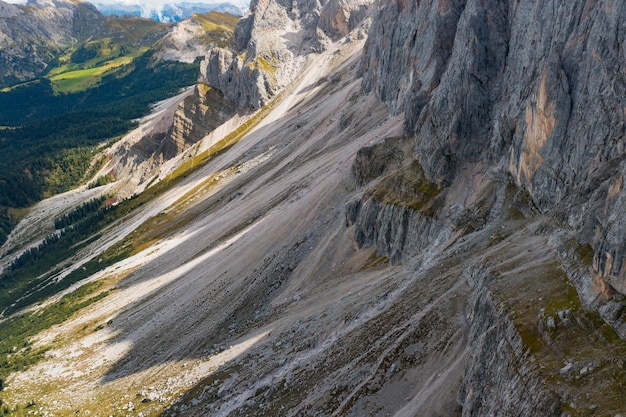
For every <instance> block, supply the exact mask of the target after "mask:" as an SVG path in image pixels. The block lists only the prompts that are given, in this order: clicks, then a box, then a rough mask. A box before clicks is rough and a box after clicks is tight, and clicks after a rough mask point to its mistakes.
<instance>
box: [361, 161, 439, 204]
mask: <svg viewBox="0 0 626 417" xmlns="http://www.w3.org/2000/svg"><path fill="white" fill-rule="evenodd" d="M441 191H442V190H441V188H440V187H438V186H437V184H435V183H433V182H431V181H429V180H428V179H427V178H426V175H425V174H424V170H423V169H422V167H421V166H420V165H419V163H418V162H417V161H413V162H412V163H410V164H409V165H407V166H404V167H403V168H401V169H400V170H398V171H396V172H393V173H391V174H390V175H388V176H386V177H385V178H383V179H382V180H381V182H379V183H378V184H376V185H375V186H374V187H373V189H372V190H371V191H370V192H371V195H372V196H373V197H375V198H377V199H378V200H379V201H380V202H382V203H383V204H391V205H394V206H400V207H408V208H411V209H413V210H415V211H418V212H421V213H422V214H424V215H426V216H433V215H434V212H435V210H434V208H435V201H436V199H437V197H438V196H439V194H441Z"/></svg>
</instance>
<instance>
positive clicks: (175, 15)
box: [96, 0, 249, 23]
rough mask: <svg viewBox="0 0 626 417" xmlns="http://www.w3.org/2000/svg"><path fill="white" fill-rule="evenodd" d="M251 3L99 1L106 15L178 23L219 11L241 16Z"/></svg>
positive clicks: (233, 0)
mask: <svg viewBox="0 0 626 417" xmlns="http://www.w3.org/2000/svg"><path fill="white" fill-rule="evenodd" d="M248 4H249V1H244V0H231V1H213V2H190V1H186V2H174V1H171V2H170V1H167V0H158V1H151V2H139V1H137V2H136V3H133V2H132V0H130V1H106V0H105V1H99V2H98V3H96V6H97V8H98V10H100V12H101V13H104V14H115V15H125V14H132V15H136V16H142V17H147V18H151V19H154V20H157V21H159V22H166V23H169V22H177V21H180V20H183V19H186V18H188V17H190V16H192V15H194V14H196V13H208V12H210V11H214V10H215V11H219V12H223V13H230V14H233V15H237V16H241V15H243V13H244V12H245V11H246V10H247V8H248Z"/></svg>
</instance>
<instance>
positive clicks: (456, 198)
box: [0, 0, 626, 417]
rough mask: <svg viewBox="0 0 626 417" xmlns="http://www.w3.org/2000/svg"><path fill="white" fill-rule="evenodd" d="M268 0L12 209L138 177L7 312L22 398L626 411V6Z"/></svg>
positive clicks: (42, 209)
mask: <svg viewBox="0 0 626 417" xmlns="http://www.w3.org/2000/svg"><path fill="white" fill-rule="evenodd" d="M251 12H252V13H251V14H250V15H248V16H247V17H246V18H244V19H243V20H242V21H240V23H239V25H238V27H237V31H236V37H235V43H234V45H233V46H232V48H231V49H215V50H214V51H213V52H212V53H211V54H210V55H209V56H208V57H207V59H206V60H205V62H204V63H203V65H202V71H201V78H200V84H199V85H198V86H197V87H196V88H195V89H194V90H193V91H191V90H190V91H188V92H186V93H184V94H182V95H181V96H180V97H177V98H174V99H172V100H171V101H168V102H164V103H162V105H161V106H160V107H158V108H157V109H156V112H155V114H154V115H153V116H152V117H151V118H150V119H148V120H145V123H144V124H142V126H140V127H139V128H138V130H136V131H135V132H133V133H132V134H130V135H128V136H126V137H125V138H123V139H122V140H121V141H120V142H119V143H118V144H116V146H115V147H114V148H112V149H111V151H110V152H111V153H109V155H110V162H109V165H107V166H106V168H105V169H106V170H117V171H116V172H117V173H118V176H119V178H120V180H119V181H118V182H115V183H112V184H109V185H107V186H106V187H104V188H102V189H100V190H98V189H95V191H94V190H88V191H75V192H72V193H69V194H67V195H64V196H59V197H57V198H56V199H54V200H51V201H44V202H42V203H41V204H40V205H39V206H37V207H36V208H35V209H34V210H33V211H32V212H31V214H30V215H29V217H27V218H26V219H25V220H24V222H22V224H20V226H19V227H18V229H17V230H16V233H15V234H14V235H13V236H12V239H11V240H10V241H11V245H13V247H18V246H19V245H26V244H28V242H32V241H33V240H36V239H38V238H39V237H38V235H37V231H38V230H42V229H45V228H54V226H52V225H51V224H50V223H51V217H55V216H59V215H61V214H62V213H64V212H67V211H68V210H69V206H70V205H78V204H79V202H80V201H86V200H88V199H90V198H93V197H94V195H97V194H98V193H100V192H101V193H102V194H103V195H104V194H106V193H119V194H120V195H129V194H132V193H133V192H138V191H142V192H141V193H140V194H139V195H137V196H136V197H134V198H133V199H130V200H128V201H126V202H122V203H120V204H118V205H117V206H116V207H115V208H112V209H109V211H107V212H105V213H104V214H102V216H103V217H102V218H104V219H105V221H104V222H103V228H102V229H101V230H99V231H98V232H97V233H93V235H92V234H89V235H87V236H84V237H85V239H84V240H81V241H80V244H78V245H77V246H75V250H74V251H72V254H71V256H70V257H69V258H68V259H67V260H64V261H62V262H59V264H58V265H57V266H56V268H54V269H53V270H52V271H50V272H48V273H45V274H43V275H41V280H40V282H39V284H40V285H39V286H38V287H36V288H33V289H32V294H37V293H38V292H41V291H45V288H47V286H55V285H60V286H62V285H63V282H64V281H65V282H69V281H72V282H78V279H77V278H86V280H84V281H80V282H79V283H78V284H77V285H75V286H74V287H70V288H69V289H66V290H64V291H62V292H61V293H60V294H58V295H56V296H53V297H51V298H49V299H47V300H46V301H45V302H44V303H43V304H41V305H33V303H30V304H28V305H29V306H30V309H29V310H27V311H25V312H24V314H25V315H24V316H20V315H19V314H13V315H11V316H8V317H5V318H6V320H5V321H3V322H0V330H2V331H3V332H6V333H5V334H10V335H11V336H10V337H11V338H14V339H10V340H15V342H10V343H11V344H12V346H15V348H12V347H11V345H9V344H7V343H4V342H3V344H0V347H2V348H3V349H5V347H4V346H8V352H7V353H8V354H7V355H6V358H7V359H6V361H5V363H7V366H13V367H12V368H11V369H13V370H15V371H14V372H12V373H11V374H10V376H8V378H6V381H4V386H5V389H4V391H3V392H2V393H1V394H0V395H2V398H3V401H4V403H5V404H7V406H6V410H7V413H10V414H9V415H26V414H28V413H29V412H30V411H36V412H38V413H40V414H45V413H48V414H51V415H75V414H76V413H80V414H82V413H85V414H91V415H110V414H113V415H116V414H123V415H137V416H138V415H142V416H148V415H154V416H156V415H163V416H177V415H180V416H206V415H210V416H237V415H241V416H249V415H272V416H274V415H279V416H305V415H323V416H363V415H367V416H386V415H393V416H398V417H401V416H464V417H466V416H491V415H499V416H562V417H565V416H590V415H599V416H616V415H620V414H623V413H624V412H625V410H626V401H625V398H626V396H625V395H624V394H625V393H626V369H625V367H624V360H623V358H624V355H625V354H626V341H625V340H624V337H625V336H626V331H625V330H626V329H625V324H624V323H625V321H624V317H623V315H624V308H623V307H624V294H623V292H624V291H623V289H622V288H623V285H624V284H623V256H622V255H621V254H622V251H623V242H622V241H621V239H622V238H623V233H622V232H623V230H622V229H621V227H622V226H623V223H624V214H623V210H622V205H621V204H622V202H623V200H624V191H623V187H622V177H623V173H624V166H623V164H624V146H623V145H624V143H625V141H624V136H623V118H624V113H623V109H624V106H623V105H622V104H620V103H621V102H620V100H622V99H623V97H624V96H623V94H621V93H620V91H621V88H623V85H622V84H621V80H622V77H621V74H623V68H624V53H623V45H624V42H622V41H623V40H622V39H621V38H620V36H622V34H623V33H624V29H625V28H624V27H623V26H624V24H625V23H624V22H626V20H624V19H623V17H624V16H623V14H624V6H622V5H621V3H619V2H613V1H610V0H606V1H597V2H583V1H582V0H581V1H574V2H571V3H568V7H565V6H562V5H560V4H559V3H558V2H549V1H548V2H542V3H536V4H535V3H529V2H523V1H507V0H493V1H491V2H485V1H479V0H467V1H463V0H458V1H433V2H430V3H428V2H417V1H413V2H412V1H400V0H397V1H395V0H392V1H385V2H374V1H371V2H367V1H354V0H326V1H320V2H304V1H302V2H300V1H293V2H283V1H279V0H259V1H253V2H252V3H251ZM570 59H571V61H570ZM574 59H575V60H576V61H577V62H578V65H573V62H574V61H573V60H574ZM256 109H258V110H256ZM583 109H584V110H585V111H583ZM216 121H219V122H216ZM219 123H222V124H221V125H220V126H218V127H217V128H215V126H216V125H218V124H219ZM196 124H204V126H200V127H198V128H197V130H194V128H196ZM214 128H215V129H214ZM203 129H206V130H207V134H206V135H204V134H203V133H200V132H202V131H203ZM211 129H214V130H212V131H210V132H209V130H211ZM166 131H168V132H166ZM174 132H186V133H179V134H175V133H174ZM156 133H159V135H165V136H155V134H156ZM177 135H180V136H177ZM203 135H204V136H203ZM157 137H158V138H162V137H166V139H165V140H161V139H159V140H157V139H155V138H157ZM175 137H188V138H190V140H188V141H179V140H175ZM168 146H174V147H177V150H179V151H182V153H181V154H179V155H174V153H175V152H172V154H168V152H167V151H165V149H166V148H167V147H168ZM63 199H66V202H65V203H64V202H63ZM70 202H71V204H70ZM90 219H98V217H93V218H92V217H87V218H86V220H87V222H90V221H93V220H90ZM49 230H50V229H49ZM90 233H91V232H90ZM4 249H5V251H6V250H8V248H7V247H6V246H5V247H4ZM5 253H6V252H5ZM8 259H9V257H7V256H5V257H4V258H3V259H2V262H3V263H2V265H4V266H6V265H7V263H8ZM79 286H80V288H79V289H77V288H78V287H79ZM29 296H30V295H29V294H25V296H24V299H26V300H28V297H29ZM61 297H64V298H61ZM7 309H8V310H7V312H8V311H11V312H13V311H15V310H16V309H15V308H12V307H11V306H7ZM41 322H43V323H41ZM32 323H37V326H39V327H37V329H38V330H37V331H36V332H34V331H33V332H32V333H30V334H29V336H28V338H27V339H25V338H23V337H22V338H21V339H20V338H19V337H18V336H17V333H16V332H15V329H21V328H22V327H20V326H24V327H26V328H28V325H29V324H31V325H32ZM11 332H13V333H11ZM18 342H19V343H18ZM15 363H18V364H20V366H19V367H16V366H15V365H14V364H15Z"/></svg>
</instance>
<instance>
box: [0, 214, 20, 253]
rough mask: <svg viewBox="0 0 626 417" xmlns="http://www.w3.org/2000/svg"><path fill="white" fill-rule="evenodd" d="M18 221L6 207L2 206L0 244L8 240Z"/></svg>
mask: <svg viewBox="0 0 626 417" xmlns="http://www.w3.org/2000/svg"><path fill="white" fill-rule="evenodd" d="M15 224H16V221H15V219H14V218H13V216H11V215H10V214H9V210H7V208H6V207H0V245H2V244H4V242H6V240H7V237H9V233H11V230H13V228H14V227H15Z"/></svg>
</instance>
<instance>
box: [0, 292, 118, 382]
mask: <svg viewBox="0 0 626 417" xmlns="http://www.w3.org/2000/svg"><path fill="white" fill-rule="evenodd" d="M101 286H102V283H101V282H94V283H90V284H87V285H84V286H82V287H80V288H79V289H77V290H76V291H74V292H73V293H71V294H68V295H66V296H64V297H63V298H61V299H60V300H59V301H57V302H56V303H53V304H51V305H49V306H48V307H46V308H43V309H42V310H40V311H38V312H32V313H27V314H24V315H21V316H17V317H12V318H10V319H8V320H6V321H4V322H1V323H0V334H1V335H2V338H0V381H5V382H4V384H5V385H6V378H7V376H8V375H9V374H10V373H12V372H18V371H24V370H26V369H28V368H29V367H30V366H32V365H34V364H36V363H37V362H38V361H39V360H41V358H43V356H44V354H45V352H46V351H47V350H48V349H49V348H48V347H39V348H34V347H33V346H32V343H31V342H32V341H31V338H32V337H34V336H36V335H37V334H38V333H39V332H41V331H43V330H46V329H48V328H50V327H52V326H54V325H57V324H60V323H63V322H64V321H65V320H67V319H68V318H69V317H71V316H72V315H73V314H74V313H76V312H77V311H79V310H81V309H83V308H85V307H87V306H89V305H90V304H93V303H95V302H97V301H99V300H102V299H103V298H104V297H106V296H107V295H109V294H110V292H111V290H106V291H100V289H101Z"/></svg>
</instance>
